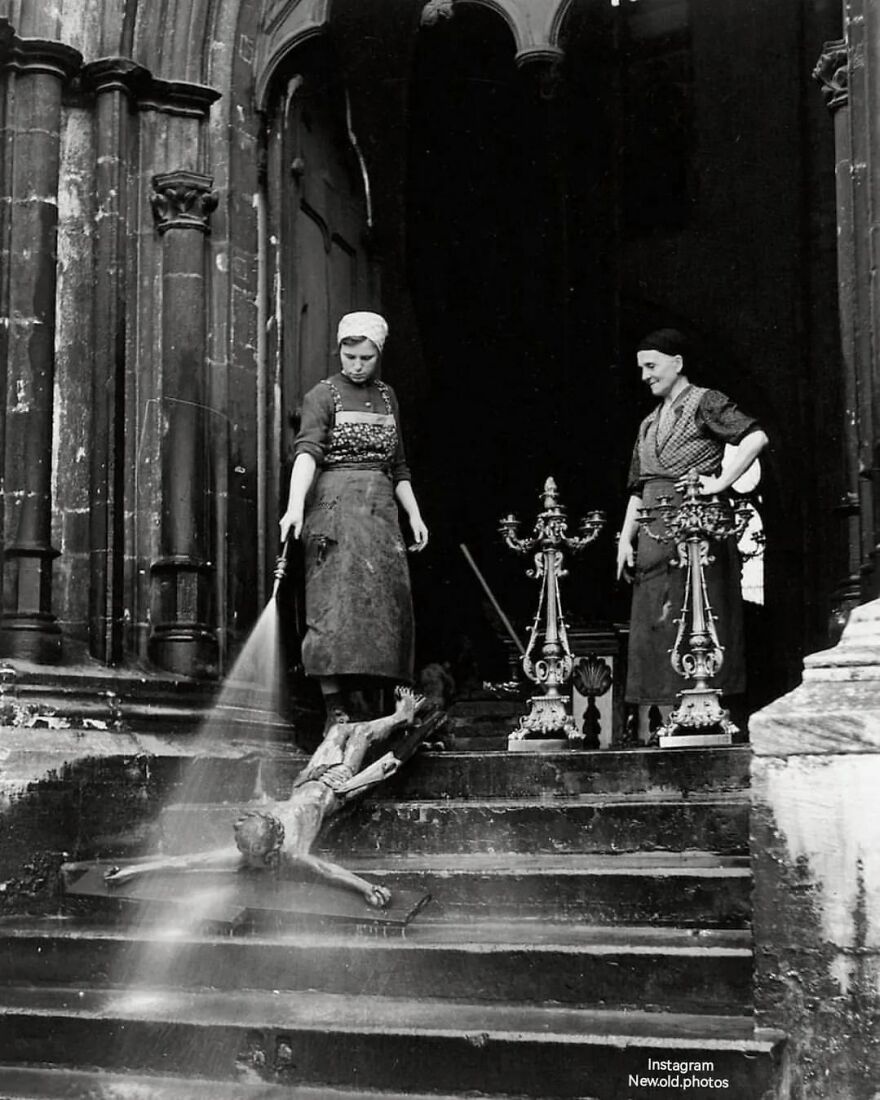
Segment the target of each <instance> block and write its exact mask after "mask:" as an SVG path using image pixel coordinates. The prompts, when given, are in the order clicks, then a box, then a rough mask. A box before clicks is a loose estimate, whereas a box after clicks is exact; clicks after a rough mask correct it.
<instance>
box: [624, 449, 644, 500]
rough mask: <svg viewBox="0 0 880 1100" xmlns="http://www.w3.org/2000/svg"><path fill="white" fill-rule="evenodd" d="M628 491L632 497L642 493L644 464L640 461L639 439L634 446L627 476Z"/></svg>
mask: <svg viewBox="0 0 880 1100" xmlns="http://www.w3.org/2000/svg"><path fill="white" fill-rule="evenodd" d="M626 491H627V493H628V494H629V495H630V496H631V497H640V496H641V495H642V464H641V462H640V461H639V441H638V439H636V445H635V446H634V447H633V453H632V458H631V459H630V460H629V473H628V474H627V478H626Z"/></svg>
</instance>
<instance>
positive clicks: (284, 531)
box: [278, 509, 303, 542]
mask: <svg viewBox="0 0 880 1100" xmlns="http://www.w3.org/2000/svg"><path fill="white" fill-rule="evenodd" d="M278 526H279V527H280V528H281V541H282V542H286V541H287V536H288V535H293V537H294V538H295V539H298V538H299V536H300V535H301V534H302V526H303V514H302V512H301V511H297V510H291V509H288V510H287V511H286V512H285V513H284V515H283V516H282V517H281V519H280V520H279V521H278Z"/></svg>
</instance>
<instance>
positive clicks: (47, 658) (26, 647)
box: [0, 615, 63, 665]
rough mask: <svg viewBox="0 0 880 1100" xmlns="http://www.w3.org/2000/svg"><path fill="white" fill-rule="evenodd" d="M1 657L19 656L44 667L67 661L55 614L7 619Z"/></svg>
mask: <svg viewBox="0 0 880 1100" xmlns="http://www.w3.org/2000/svg"><path fill="white" fill-rule="evenodd" d="M0 657H17V658H18V659H19V660H22V661H34V662H35V663H36V664H40V665H55V664H60V662H61V661H62V659H63V652H62V638H61V630H60V628H59V626H58V624H57V623H56V622H55V620H54V618H53V617H52V616H51V615H46V616H39V617H36V616H35V617H33V618H27V619H26V618H13V617H11V616H9V617H7V618H5V619H4V620H3V622H2V623H0Z"/></svg>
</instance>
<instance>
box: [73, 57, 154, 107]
mask: <svg viewBox="0 0 880 1100" xmlns="http://www.w3.org/2000/svg"><path fill="white" fill-rule="evenodd" d="M82 81H83V86H84V87H85V88H87V89H88V90H89V91H93V92H98V93H100V92H125V94H126V95H130V96H134V97H136V96H139V95H140V94H142V93H143V92H144V91H145V89H146V88H147V87H148V86H149V85H150V83H151V81H152V77H151V75H150V71H149V69H145V68H144V66H143V65H138V63H137V62H136V61H132V60H131V58H128V57H100V58H98V59H97V61H90V62H89V63H88V64H87V65H83V69H82Z"/></svg>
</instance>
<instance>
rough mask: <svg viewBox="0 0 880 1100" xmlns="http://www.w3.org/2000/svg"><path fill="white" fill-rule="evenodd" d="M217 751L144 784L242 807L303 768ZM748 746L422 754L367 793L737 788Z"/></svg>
mask: <svg viewBox="0 0 880 1100" xmlns="http://www.w3.org/2000/svg"><path fill="white" fill-rule="evenodd" d="M226 753H227V755H226V756H224V755H222V754H221V753H220V751H219V747H218V749H217V750H216V752H213V753H211V754H210V755H209V756H208V757H207V759H204V760H196V761H194V760H193V758H192V757H191V756H188V755H185V756H178V757H171V756H158V757H156V758H154V759H153V760H152V761H151V782H152V783H153V785H154V786H155V787H156V789H157V794H159V795H160V796H161V798H162V801H163V803H164V804H166V805H167V804H168V803H171V802H187V803H191V802H197V801H204V802H245V801H248V800H249V799H251V798H253V797H255V794H256V792H264V793H265V794H266V795H267V796H269V797H271V798H287V797H288V796H289V794H290V789H291V784H292V782H293V779H294V776H295V775H296V774H297V772H298V771H299V770H300V769H301V768H302V766H303V765H304V763H305V762H306V760H307V756H306V755H305V754H304V753H300V752H297V751H294V750H291V749H290V748H288V747H283V746H273V745H266V746H263V750H262V751H259V752H258V751H257V750H254V751H253V752H252V754H251V755H250V756H249V757H247V758H244V759H241V758H239V759H236V758H234V757H230V756H229V755H228V753H229V750H228V748H227V749H226ZM748 780H749V750H748V747H747V746H733V747H730V748H717V749H681V750H678V751H676V752H675V753H668V752H659V751H657V750H656V749H631V750H626V751H620V752H617V751H604V752H562V753H509V752H506V751H505V752H457V751H456V752H421V753H419V754H418V755H416V756H415V757H414V758H413V759H412V760H410V761H409V762H408V763H407V765H406V767H405V768H403V769H401V771H400V772H399V773H398V774H397V775H396V776H394V777H393V778H392V779H391V780H389V781H388V782H386V783H384V784H382V785H381V786H380V787H378V788H376V789H375V790H374V791H372V792H371V794H370V798H371V801H374V802H384V801H401V800H405V799H428V800H430V799H474V798H475V799H528V798H534V796H535V793H536V792H537V791H540V792H541V794H542V796H543V797H544V798H548V799H549V798H553V797H556V796H563V797H564V796H569V797H570V796H576V795H611V794H614V793H619V794H626V795H628V794H638V793H642V794H646V793H655V794H657V795H660V796H668V795H670V794H678V795H679V796H680V797H686V796H687V795H688V794H689V793H691V792H706V791H713V790H714V791H730V790H741V789H742V788H744V787H747V786H748Z"/></svg>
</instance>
